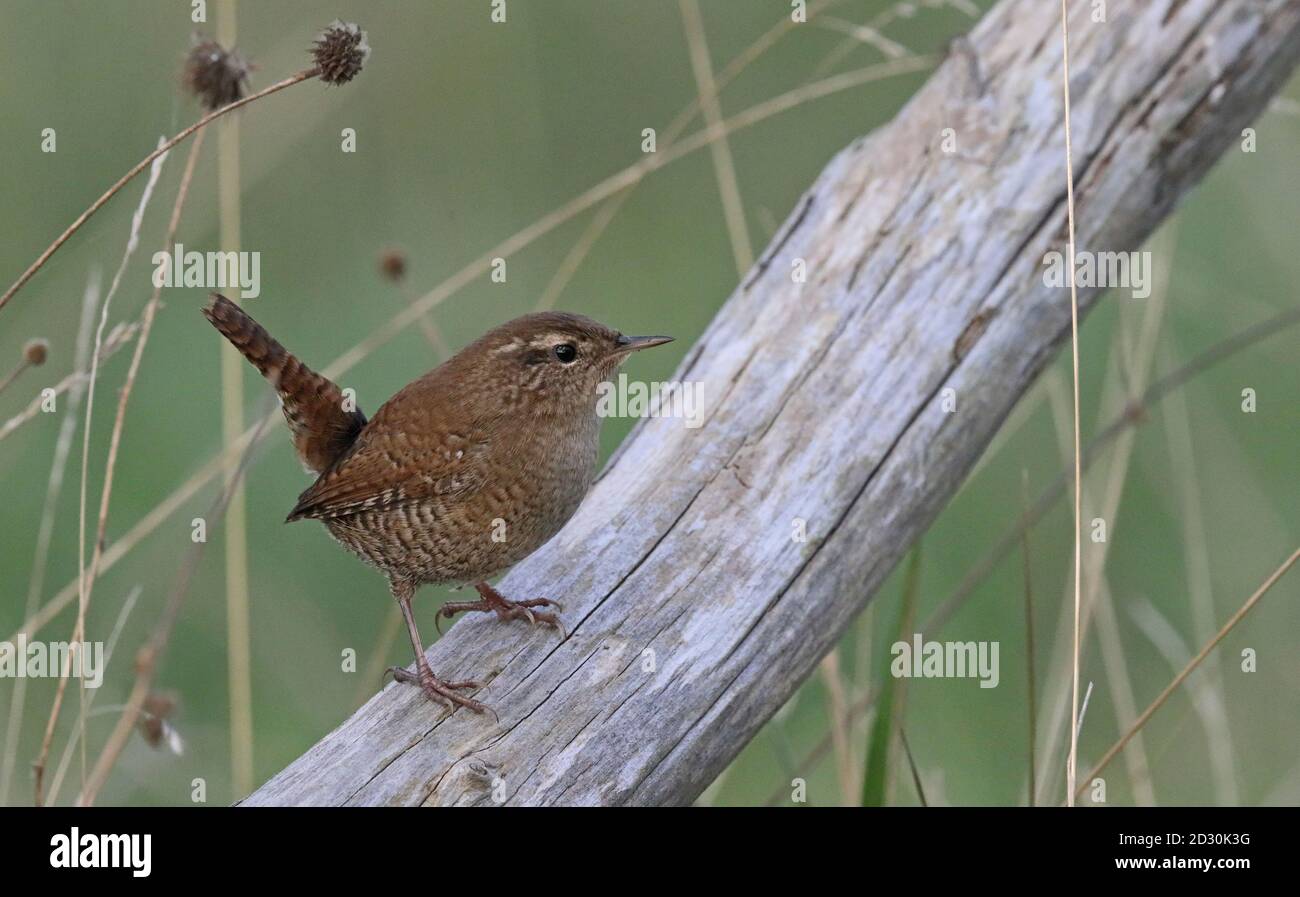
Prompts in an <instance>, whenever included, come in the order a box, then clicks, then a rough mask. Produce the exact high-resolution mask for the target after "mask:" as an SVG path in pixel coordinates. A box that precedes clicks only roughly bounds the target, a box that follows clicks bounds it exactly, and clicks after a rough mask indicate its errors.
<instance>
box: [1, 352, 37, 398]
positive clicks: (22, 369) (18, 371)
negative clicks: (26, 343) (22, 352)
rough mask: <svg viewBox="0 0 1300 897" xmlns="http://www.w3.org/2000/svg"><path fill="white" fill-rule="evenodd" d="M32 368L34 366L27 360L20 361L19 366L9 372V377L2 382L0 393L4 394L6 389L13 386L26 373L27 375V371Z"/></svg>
mask: <svg viewBox="0 0 1300 897" xmlns="http://www.w3.org/2000/svg"><path fill="white" fill-rule="evenodd" d="M30 367H33V365H32V363H31V362H30V361H28V360H27V359H26V358H23V359H21V360H19V362H18V364H17V365H15V366H14V369H13V370H12V371H10V372H9V374H8V376H6V377H5V378H4V379H3V380H0V393H2V392H4V391H5V390H6V389H8V388H9V387H10V386H12V385H13V384H14V382H15V381H17V380H18V378H19V377H21V376H22V375H23V374H24V373H26V372H27V369H28V368H30Z"/></svg>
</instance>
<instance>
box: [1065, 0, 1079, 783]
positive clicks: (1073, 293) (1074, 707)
mask: <svg viewBox="0 0 1300 897" xmlns="http://www.w3.org/2000/svg"><path fill="white" fill-rule="evenodd" d="M1061 53H1062V55H1061V80H1062V83H1063V85H1064V88H1065V208H1066V220H1067V225H1068V227H1069V237H1070V240H1069V243H1070V255H1069V259H1070V357H1071V362H1072V371H1073V374H1074V381H1073V385H1074V651H1073V653H1072V655H1071V656H1072V664H1071V671H1070V682H1071V689H1070V694H1071V698H1070V721H1071V722H1070V760H1069V766H1068V767H1067V773H1066V778H1067V779H1068V781H1069V784H1068V786H1067V787H1068V789H1069V790H1068V792H1067V795H1066V797H1067V802H1068V804H1069V806H1071V807H1072V806H1074V780H1075V770H1076V769H1077V766H1078V755H1079V615H1080V609H1081V605H1082V597H1083V589H1082V583H1083V580H1082V576H1083V571H1082V566H1081V565H1082V558H1083V494H1082V490H1083V460H1082V456H1083V450H1082V448H1081V447H1080V438H1079V429H1080V428H1079V296H1078V290H1077V288H1076V286H1075V280H1076V279H1077V278H1076V277H1075V275H1074V162H1073V160H1072V159H1071V153H1070V26H1069V13H1068V11H1067V10H1066V6H1065V0H1061Z"/></svg>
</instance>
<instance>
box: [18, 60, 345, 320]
mask: <svg viewBox="0 0 1300 897" xmlns="http://www.w3.org/2000/svg"><path fill="white" fill-rule="evenodd" d="M319 74H320V71H319V70H318V69H316V68H309V69H304V70H303V71H301V72H298V73H297V74H296V75H290V76H289V77H288V78H285V79H284V80H283V81H277V82H276V83H274V84H272V85H271V86H270V87H264V88H262V89H261V90H259V91H257V92H256V93H251V94H249V95H248V96H246V97H244V98H243V99H242V100H236V101H235V102H233V103H231V104H230V105H228V106H222V107H221V108H220V109H214V110H213V111H211V112H209V113H208V114H207V115H205V116H203V117H202V118H200V119H199V120H198V121H196V122H195V123H194V124H192V125H190V126H189V127H188V128H186V129H185V130H183V131H181V132H180V133H178V134H177V135H176V136H174V137H172V138H171V139H169V140H165V141H163V142H162V143H161V144H160V145H159V146H158V148H157V149H155V150H154V151H153V152H152V153H150V154H149V155H147V156H145V157H144V158H143V159H141V160H140V161H139V162H138V163H136V164H135V166H134V167H132V168H131V170H130V171H128V172H127V173H126V174H124V175H122V177H121V178H119V179H118V181H117V183H115V184H114V185H113V186H111V187H109V188H108V189H107V190H106V191H104V195H103V196H101V197H99V199H97V200H95V201H94V202H93V203H91V204H90V208H88V209H86V211H84V212H82V213H81V215H79V216H78V217H77V220H76V221H74V222H72V224H70V225H68V229H67V230H65V231H64V232H63V233H61V234H60V235H59V236H58V237H57V238H55V240H54V242H53V243H51V244H50V245H49V246H48V247H47V248H46V250H45V251H44V252H42V253H41V254H40V256H38V257H37V259H36V261H34V262H32V264H31V265H30V266H29V267H28V268H27V270H26V271H24V272H23V273H22V274H21V275H20V276H19V278H18V279H17V280H16V281H14V283H13V285H12V286H11V287H9V289H7V290H5V292H4V295H3V296H0V308H4V307H5V305H7V304H8V302H9V300H10V299H12V298H13V297H14V294H15V293H17V292H18V291H19V290H21V289H22V288H23V285H24V284H25V283H27V281H29V280H31V279H32V277H33V275H35V274H36V272H37V271H39V270H40V269H41V267H42V266H43V265H44V264H45V263H46V262H48V261H49V260H50V256H52V255H54V253H55V252H57V251H58V249H59V247H60V246H62V245H63V244H64V243H66V242H68V240H69V238H71V237H72V235H73V234H75V233H76V232H77V231H78V230H79V229H80V228H81V226H82V225H83V224H85V223H86V222H87V221H89V220H90V216H91V215H93V214H95V213H96V212H98V211H99V210H100V209H101V208H103V207H104V205H105V204H106V203H107V202H108V201H109V200H110V199H112V198H113V196H114V195H116V193H117V192H118V191H119V190H121V189H122V188H123V187H125V186H126V185H127V184H128V183H130V182H131V180H132V179H133V178H135V176H136V175H138V174H139V173H140V172H142V171H144V170H145V169H146V168H148V167H149V166H150V165H151V164H152V163H153V160H154V159H157V158H158V157H159V156H161V155H162V154H163V153H165V152H167V151H168V150H170V149H171V148H172V147H174V146H176V144H178V143H180V142H181V141H183V140H184V139H185V138H187V137H189V136H190V135H191V134H193V133H195V132H197V131H199V130H200V129H202V128H204V127H206V126H207V125H208V124H209V123H211V122H213V121H215V120H217V119H218V118H220V117H221V116H223V115H225V114H226V113H228V112H234V111H235V110H236V109H239V108H242V107H244V106H247V105H248V104H249V103H252V102H255V101H257V100H260V99H262V98H263V97H268V96H270V95H271V94H273V93H277V92H278V91H281V90H284V89H285V88H286V87H292V86H293V85H295V84H298V83H299V82H302V81H306V80H307V79H308V78H314V77H316V76H317V75H319Z"/></svg>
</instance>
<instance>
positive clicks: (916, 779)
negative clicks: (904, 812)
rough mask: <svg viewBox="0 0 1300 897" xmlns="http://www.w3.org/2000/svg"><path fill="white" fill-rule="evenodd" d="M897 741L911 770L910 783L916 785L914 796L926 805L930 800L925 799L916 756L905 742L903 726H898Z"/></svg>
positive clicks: (905, 734) (905, 736)
mask: <svg viewBox="0 0 1300 897" xmlns="http://www.w3.org/2000/svg"><path fill="white" fill-rule="evenodd" d="M898 741H899V743H900V744H902V746H903V756H904V757H906V758H907V768H908V769H910V770H911V771H912V784H913V785H914V786H915V787H916V797H917V799H918V800H919V801H921V806H923V807H928V806H930V802H929V801H928V800H926V799H925V788H923V787H922V786H921V771H920V770H919V769H917V768H916V758H915V757H913V756H912V746H911V745H909V744H908V743H907V733H906V732H904V731H903V727H902V726H899V727H898Z"/></svg>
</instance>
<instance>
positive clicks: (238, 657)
mask: <svg viewBox="0 0 1300 897" xmlns="http://www.w3.org/2000/svg"><path fill="white" fill-rule="evenodd" d="M237 2H238V0H227V2H226V3H223V4H221V5H220V6H218V7H217V40H218V41H219V42H221V43H222V44H223V45H224V46H227V47H232V46H234V45H235V43H236V37H237V34H236V21H235V16H236V9H237ZM217 140H218V144H217V198H218V218H219V230H220V233H221V248H222V249H223V250H225V251H227V252H237V251H238V250H239V247H240V244H241V242H242V241H241V238H240V205H241V203H240V188H239V181H240V177H239V119H238V118H228V119H226V120H225V121H223V122H222V123H221V126H220V128H219V129H218V132H217ZM235 301H239V298H238V297H236V300H235ZM218 342H219V347H218V352H219V353H220V357H221V440H222V444H223V445H227V446H228V445H231V444H232V443H234V442H236V441H238V439H239V436H240V433H241V432H242V431H243V429H244V359H243V358H242V357H241V356H240V354H239V351H238V350H237V349H235V347H234V346H231V345H230V344H228V343H227V342H226V341H225V340H218ZM225 475H226V480H227V482H228V483H231V482H232V481H233V480H234V477H235V476H236V465H235V464H233V463H232V464H230V465H229V466H228V467H227V469H226V474H225ZM231 488H232V493H231V496H230V502H229V505H228V507H227V508H226V515H225V538H224V539H223V540H222V546H223V548H224V555H225V574H226V576H225V587H226V673H227V684H228V700H229V706H230V780H231V783H232V786H233V787H234V789H235V795H236V796H237V797H243V796H244V795H245V794H247V793H248V792H250V791H252V790H253V673H252V635H251V632H250V613H251V611H250V608H249V604H250V599H249V586H248V496H247V493H246V492H245V491H244V487H243V485H242V484H239V483H233V484H232V486H231Z"/></svg>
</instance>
